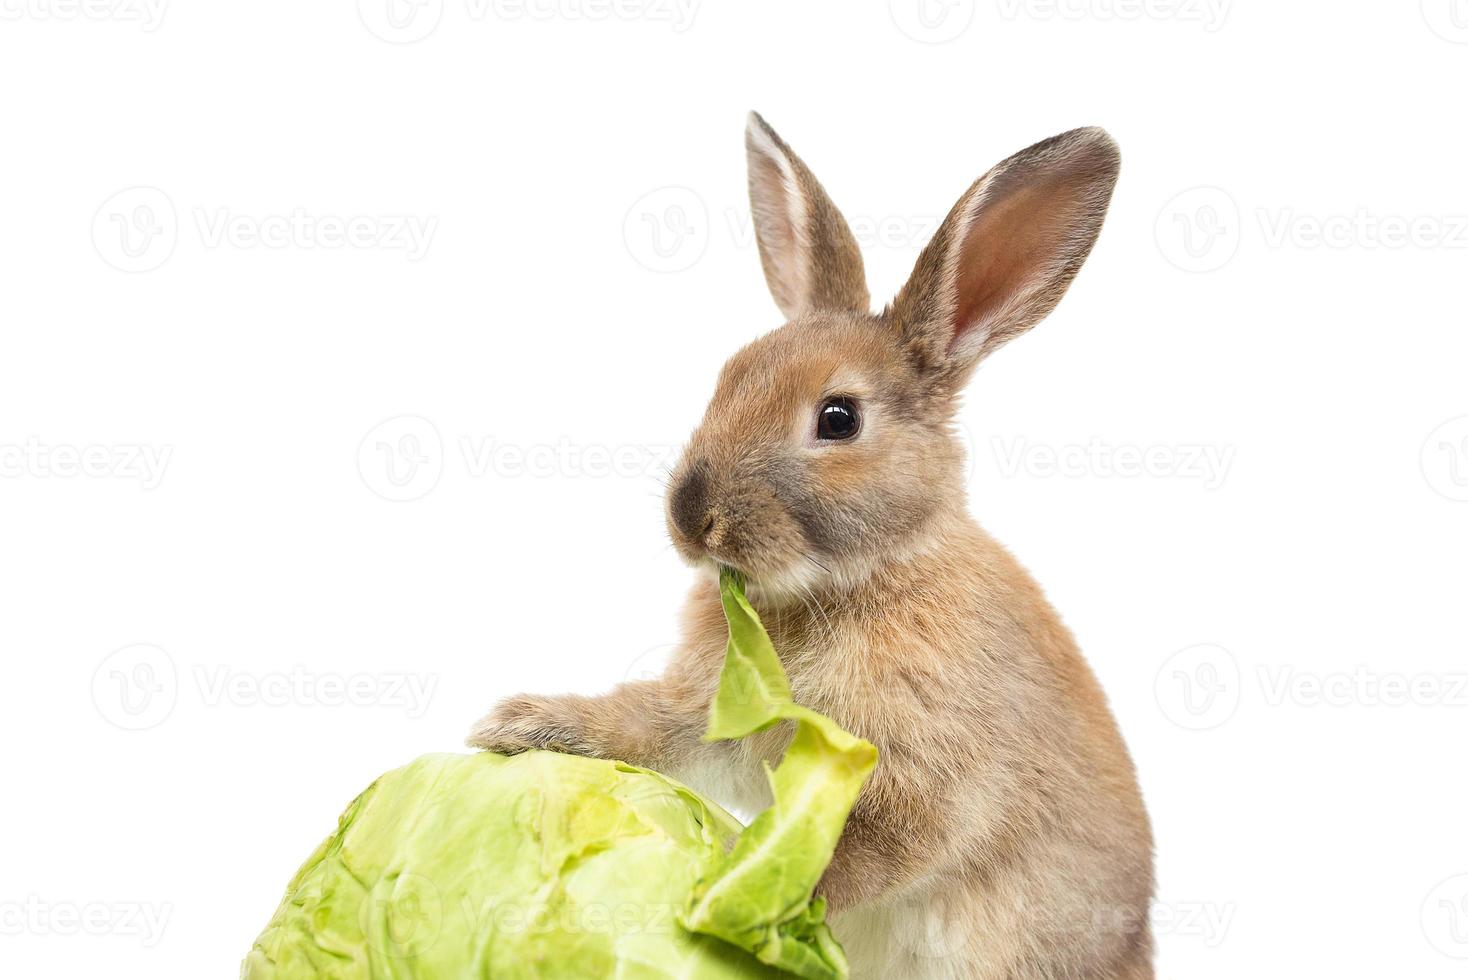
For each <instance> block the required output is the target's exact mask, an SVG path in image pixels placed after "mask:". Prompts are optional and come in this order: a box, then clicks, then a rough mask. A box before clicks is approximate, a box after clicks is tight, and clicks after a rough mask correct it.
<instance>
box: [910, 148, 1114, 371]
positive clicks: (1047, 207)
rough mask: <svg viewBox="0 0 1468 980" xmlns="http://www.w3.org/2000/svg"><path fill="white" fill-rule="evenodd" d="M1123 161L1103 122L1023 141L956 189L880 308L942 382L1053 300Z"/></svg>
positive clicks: (1092, 236)
mask: <svg viewBox="0 0 1468 980" xmlns="http://www.w3.org/2000/svg"><path fill="white" fill-rule="evenodd" d="M1120 166H1121V157H1120V155H1119V153H1118V152H1117V149H1116V143H1114V142H1113V141H1112V139H1111V137H1110V136H1108V135H1107V134H1106V132H1105V130H1101V129H1094V128H1093V129H1075V130H1072V131H1070V132H1068V133H1062V134H1060V135H1059V136H1052V137H1051V138H1050V139H1048V140H1044V141H1043V142H1040V143H1036V144H1035V145H1034V146H1032V147H1030V148H1029V149H1027V150H1021V151H1020V152H1019V153H1016V154H1015V155H1014V156H1012V157H1010V158H1009V159H1008V160H1005V161H1004V162H1003V163H1000V164H999V165H998V166H996V167H995V168H994V169H993V170H990V171H989V172H988V173H987V174H985V175H984V176H982V177H980V178H979V179H978V180H977V181H976V182H975V183H974V185H973V186H972V187H970V188H969V189H968V192H967V193H965V194H964V195H963V197H961V198H959V200H958V203H957V204H955V205H954V206H953V210H952V211H950V212H949V213H948V217H947V218H945V219H944V220H943V224H942V225H940V226H939V227H938V231H937V233H936V234H934V236H933V240H932V241H930V242H929V243H928V245H927V247H926V248H924V249H923V252H922V254H921V255H920V256H918V261H917V267H916V268H914V269H913V271H912V277H911V278H910V279H909V280H908V281H907V285H905V286H903V287H902V291H901V292H900V293H898V294H897V299H896V300H894V301H893V303H892V306H891V307H890V308H889V309H888V310H887V312H886V314H885V315H886V316H887V317H888V318H889V319H890V320H891V321H892V322H893V323H894V324H895V325H896V327H897V329H898V331H899V333H900V336H901V341H902V343H903V345H904V346H905V347H906V349H907V351H908V353H909V354H910V355H911V357H912V358H913V360H914V361H915V362H916V363H917V366H918V368H919V370H921V371H922V372H923V374H924V375H925V376H927V377H928V378H929V379H930V381H931V382H933V383H934V384H935V386H936V387H937V388H938V389H939V390H945V391H946V392H948V393H950V394H951V393H953V392H955V391H956V390H957V388H958V387H959V386H961V385H962V383H963V382H964V381H965V380H966V379H967V378H968V376H969V374H970V372H972V370H973V368H974V367H975V366H976V365H977V364H978V363H979V362H980V361H981V360H983V359H984V358H985V357H987V356H988V355H989V354H990V353H991V352H993V351H994V349H995V348H997V347H999V346H1000V345H1001V344H1003V343H1005V342H1006V341H1008V340H1011V339H1012V338H1014V337H1017V336H1019V335H1020V334H1022V333H1024V332H1025V331H1026V330H1028V329H1029V328H1030V327H1032V326H1034V325H1035V324H1036V323H1038V322H1039V321H1040V320H1041V319H1043V318H1044V317H1045V315H1046V314H1047V313H1049V312H1050V311H1051V310H1052V309H1054V308H1055V304H1056V303H1058V302H1060V297H1061V296H1062V295H1064V294H1065V290H1066V287H1068V286H1069V285H1070V282H1071V280H1072V279H1074V278H1075V274H1076V272H1077V271H1079V269H1080V267H1081V263H1082V262H1084V261H1085V260H1086V256H1087V255H1089V254H1090V252H1091V246H1092V245H1094V244H1095V243H1096V236H1097V235H1098V234H1099V233H1100V231H1101V221H1102V219H1103V218H1105V216H1106V207H1107V205H1108V204H1109V203H1110V201H1111V191H1112V188H1113V187H1115V186H1116V176H1117V172H1118V170H1119V169H1120Z"/></svg>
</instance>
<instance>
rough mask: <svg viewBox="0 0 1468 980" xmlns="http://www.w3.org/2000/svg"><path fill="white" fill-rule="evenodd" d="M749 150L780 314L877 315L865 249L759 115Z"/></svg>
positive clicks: (762, 251)
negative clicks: (836, 312)
mask: <svg viewBox="0 0 1468 980" xmlns="http://www.w3.org/2000/svg"><path fill="white" fill-rule="evenodd" d="M744 146H745V149H746V150H747V151H748V154H749V203H750V206H751V209H752V211H753V214H754V230H755V237H756V238H757V239H758V240H759V257H760V262H761V264H763V265H764V269H765V281H766V282H768V283H769V286H770V292H771V293H772V294H773V295H774V297H775V303H776V305H778V306H779V307H780V312H782V313H784V314H785V318H786V319H787V320H793V319H795V317H796V316H797V315H798V314H800V313H802V312H804V311H806V310H847V311H852V312H857V313H867V312H870V308H871V296H870V294H869V293H868V292H867V282H866V272H865V270H864V269H863V268H862V262H861V249H859V248H858V247H857V244H856V236H854V235H853V234H852V233H851V229H850V228H849V227H847V225H846V219H845V218H843V217H841V212H840V211H838V210H836V205H834V204H832V203H831V199H830V198H829V197H827V196H826V192H825V190H824V189H822V187H821V185H820V182H819V181H817V180H816V178H815V176H814V175H813V174H811V172H810V170H808V169H807V168H806V166H805V164H804V163H802V162H801V160H800V158H799V157H798V156H796V155H795V154H794V153H793V152H792V151H791V149H790V147H788V146H786V145H785V141H784V140H782V139H780V137H779V136H778V135H777V134H776V133H775V131H774V130H773V129H771V128H770V125H769V123H767V122H765V121H764V120H763V119H762V118H760V115H759V113H757V112H751V113H750V114H749V125H748V127H747V128H746V129H745V131H744Z"/></svg>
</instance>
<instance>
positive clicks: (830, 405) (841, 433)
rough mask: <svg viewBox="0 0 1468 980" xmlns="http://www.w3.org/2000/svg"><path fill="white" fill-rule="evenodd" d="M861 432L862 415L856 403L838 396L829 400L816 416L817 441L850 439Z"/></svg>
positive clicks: (823, 404) (822, 405)
mask: <svg viewBox="0 0 1468 980" xmlns="http://www.w3.org/2000/svg"><path fill="white" fill-rule="evenodd" d="M860 431H861V414H860V413H859V412H858V411H857V410H856V402H854V401H852V400H851V399H850V398H846V397H844V396H841V395H838V396H836V397H835V398H827V399H826V400H825V401H824V402H823V403H822V404H821V411H820V414H819V415H817V416H816V438H817V439H850V438H851V437H852V436H854V435H856V434H857V433H858V432H860Z"/></svg>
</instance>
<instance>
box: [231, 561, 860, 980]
mask: <svg viewBox="0 0 1468 980" xmlns="http://www.w3.org/2000/svg"><path fill="white" fill-rule="evenodd" d="M720 591H721V594H722V597H723V603H724V613H725V616H726V617H727V618H728V620H729V645H728V650H727V652H726V656H725V662H724V669H723V672H722V674H721V676H720V680H719V690H718V693H717V695H716V697H715V700H714V704H713V707H712V710H711V712H710V722H709V729H708V733H707V735H706V736H705V737H706V738H708V739H733V738H742V737H744V736H746V735H748V734H750V733H752V732H755V731H758V730H761V729H764V728H769V727H770V726H772V725H776V724H778V723H780V722H781V721H782V720H789V721H793V722H794V723H795V734H794V738H793V740H792V742H791V744H790V748H789V749H788V750H787V751H786V753H785V757H784V758H783V759H782V760H781V763H780V765H779V767H778V768H777V769H776V770H775V771H774V772H773V773H771V774H770V779H771V786H772V789H773V791H774V804H773V805H772V806H771V807H770V808H769V809H767V810H765V811H764V812H763V813H761V814H759V815H758V816H757V817H756V818H755V819H754V821H753V822H752V823H751V824H750V825H749V826H748V827H747V828H741V827H740V825H739V823H738V822H737V821H736V820H735V819H734V818H733V817H731V816H730V815H729V814H727V813H725V812H724V811H723V810H721V809H720V808H719V807H718V806H717V805H715V804H714V803H711V802H709V801H708V800H705V799H703V798H702V797H700V796H699V795H698V794H696V793H694V792H693V791H692V790H690V789H688V788H687V787H685V786H683V785H681V784H680V783H677V782H675V781H674V780H672V779H669V778H667V777H665V776H662V775H659V774H658V773H655V772H651V771H649V770H646V769H639V768H637V767H636V766H629V765H627V764H625V763H621V762H611V761H606V760H600V759H584V758H579V757H576V756H570V755H561V754H558V753H554V752H526V753H523V754H520V755H516V756H501V755H496V754H494V753H490V752H481V753H478V754H475V755H430V756H424V757H423V758H421V759H418V760H417V761H415V762H413V763H410V764H409V765H407V766H404V767H403V768H401V769H396V770H393V771H392V772H389V773H387V774H386V775H384V776H382V777H380V778H379V779H378V780H377V781H376V782H374V783H373V784H372V785H371V786H369V787H368V788H367V790H366V791H365V792H363V793H362V795H361V796H359V797H357V799H356V800H354V801H353V802H352V804H351V805H350V806H349V807H348V808H347V810H346V812H345V813H343V814H342V816H341V819H340V820H339V822H338V824H337V829H336V833H334V834H333V835H332V836H331V837H329V838H327V839H326V841H325V842H323V843H322V844H321V846H320V847H318V848H317V849H316V853H314V854H313V855H311V857H310V858H309V859H308V860H307V861H306V863H305V864H304V865H303V866H302V867H301V869H300V870H299V871H298V872H297V873H296V876H295V878H294V879H293V880H292V881H291V883H290V885H289V887H288V888H287V890H286V896H285V899H284V901H282V903H281V905H280V907H279V909H277V910H276V913H275V915H274V917H273V918H272V919H271V920H270V922H269V924H267V926H266V927H265V931H264V932H263V933H261V935H260V937H259V938H258V939H257V940H256V941H255V945H254V947H253V948H252V949H251V950H250V953H249V955H248V956H247V957H246V959H245V962H244V965H243V967H242V969H241V976H242V977H244V978H246V980H301V978H310V977H330V978H342V980H366V978H372V980H388V978H392V980H399V978H402V980H408V978H413V980H439V978H442V980H458V978H465V977H492V978H501V977H503V978H536V980H596V978H601V977H616V978H622V980H661V978H675V977H678V978H710V980H718V978H724V977H765V976H769V977H778V976H789V975H792V974H793V975H795V976H800V977H808V978H812V980H827V978H844V977H846V976H847V975H848V970H847V966H846V959H845V956H844V955H843V954H842V951H841V946H840V944H839V943H837V941H836V939H835V938H834V937H833V936H832V935H831V931H830V929H829V927H828V926H827V925H826V923H825V903H824V901H823V900H822V899H820V898H813V897H812V894H813V891H814V889H815V886H816V883H817V882H818V881H819V880H820V876H821V873H822V872H823V871H824V870H825V868H826V865H827V864H829V863H830V860H831V855H832V853H833V852H834V850H835V847H836V841H837V839H838V838H839V837H840V834H841V828H842V826H843V825H844V824H845V821H846V817H847V814H848V813H849V812H850V810H851V806H852V803H853V802H854V801H855V799H856V794H857V793H858V791H860V789H861V786H862V783H863V782H864V781H865V779H866V777H867V775H868V774H869V773H870V772H871V770H872V767H873V766H875V765H876V749H875V748H873V747H872V745H871V744H869V743H867V742H864V741H862V740H861V739H858V738H856V737H854V736H852V735H850V734H848V733H847V732H844V731H842V730H841V729H840V728H839V727H838V726H837V725H836V724H835V723H834V722H832V721H831V720H830V719H828V718H825V717H824V716H822V715H819V714H816V713H815V712H813V711H809V710H808V709H805V708H802V707H800V706H799V705H796V704H795V703H794V701H793V699H792V698H791V694H790V686H789V682H788V680H787V679H786V677H785V672H784V670H783V669H782V668H781V666H780V661H779V659H778V657H777V656H776V655H775V651H774V648H773V646H771V644H770V639H769V636H768V635H767V634H766V633H765V630H764V627H763V626H762V625H761V624H760V621H759V616H758V615H757V614H756V613H755V611H754V609H753V608H752V607H751V606H750V605H749V603H748V601H747V600H746V599H745V598H744V594H743V591H742V588H741V585H740V582H739V579H738V577H737V576H736V575H735V574H734V573H732V572H728V571H726V572H724V573H723V574H722V575H721V577H720Z"/></svg>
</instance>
